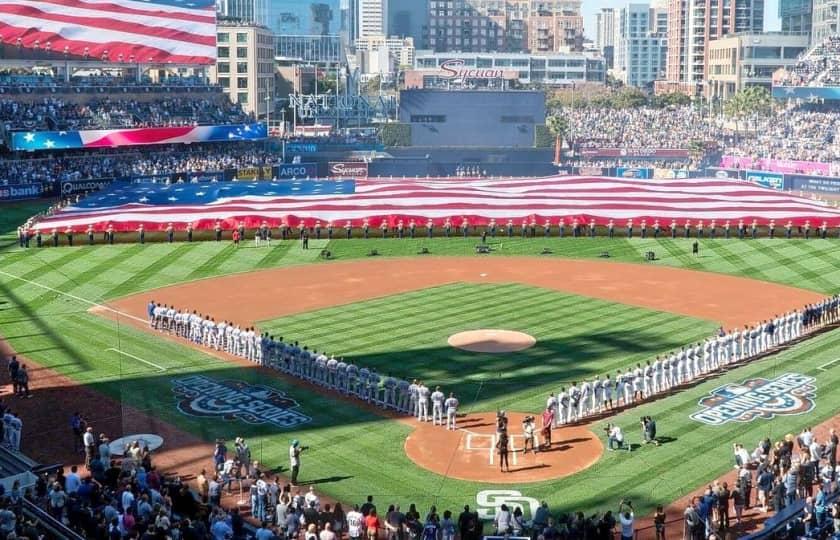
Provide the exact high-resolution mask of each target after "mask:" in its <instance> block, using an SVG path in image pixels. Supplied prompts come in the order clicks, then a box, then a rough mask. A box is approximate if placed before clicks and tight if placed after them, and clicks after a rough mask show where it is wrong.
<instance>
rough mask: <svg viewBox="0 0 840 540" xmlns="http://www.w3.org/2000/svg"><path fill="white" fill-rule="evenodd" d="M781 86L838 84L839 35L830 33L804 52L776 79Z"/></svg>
mask: <svg viewBox="0 0 840 540" xmlns="http://www.w3.org/2000/svg"><path fill="white" fill-rule="evenodd" d="M778 84H779V85H781V86H838V85H840V36H838V35H832V36H829V37H827V38H826V39H825V40H824V41H823V42H822V43H819V44H817V45H816V46H814V47H813V48H811V49H810V50H809V51H808V52H806V53H805V54H804V55H802V57H801V58H800V59H799V61H798V62H797V63H796V65H794V66H793V67H792V68H790V69H789V70H788V72H787V74H786V76H785V77H784V78H783V79H782V80H780V81H778Z"/></svg>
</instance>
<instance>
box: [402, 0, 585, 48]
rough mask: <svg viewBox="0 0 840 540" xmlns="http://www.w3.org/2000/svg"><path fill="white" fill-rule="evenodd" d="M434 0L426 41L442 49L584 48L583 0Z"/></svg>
mask: <svg viewBox="0 0 840 540" xmlns="http://www.w3.org/2000/svg"><path fill="white" fill-rule="evenodd" d="M417 1H426V0H417ZM428 4H429V21H428V31H427V33H426V39H425V44H426V45H427V46H428V47H429V48H430V49H434V50H435V51H438V52H446V51H465V52H494V51H499V52H520V51H528V50H530V51H532V52H557V51H567V50H582V48H583V17H582V16H581V12H580V8H581V0H428Z"/></svg>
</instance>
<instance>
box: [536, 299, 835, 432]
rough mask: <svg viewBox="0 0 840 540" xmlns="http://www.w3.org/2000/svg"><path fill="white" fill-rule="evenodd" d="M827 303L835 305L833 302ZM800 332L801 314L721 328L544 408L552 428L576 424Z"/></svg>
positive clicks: (570, 391) (802, 328) (550, 400)
mask: <svg viewBox="0 0 840 540" xmlns="http://www.w3.org/2000/svg"><path fill="white" fill-rule="evenodd" d="M831 301H832V299H829V300H828V302H831ZM833 301H834V302H835V306H836V302H837V299H836V298H835V299H833ZM826 322H831V321H826ZM805 330H806V329H805V314H804V312H803V311H792V312H790V313H786V314H784V315H781V316H779V317H776V318H775V319H772V320H767V321H763V322H762V323H761V324H757V325H755V326H752V327H750V326H744V329H743V330H737V329H736V330H733V331H732V332H728V333H727V332H725V331H724V330H723V328H721V329H720V332H719V333H718V334H717V335H716V336H713V337H710V338H708V339H706V340H705V341H703V342H700V343H697V344H695V345H689V346H687V347H682V348H681V349H680V350H679V351H674V352H672V353H670V354H667V355H664V356H661V357H660V356H657V357H656V359H655V360H654V361H653V362H652V363H651V361H648V362H647V364H646V365H644V366H642V365H641V364H637V365H636V368H635V369H632V368H631V369H628V370H627V371H625V372H624V373H622V372H621V370H618V372H617V373H616V376H615V379H611V378H610V375H609V374H607V375H606V377H605V378H604V379H601V377H600V376H598V377H596V378H595V380H593V381H591V382H590V381H583V382H582V383H581V384H580V385H578V384H577V383H576V382H573V383H572V386H571V387H570V388H569V389H568V390H567V389H566V388H561V389H560V392H559V393H558V395H557V396H555V395H554V394H551V395H550V396H549V398H548V400H547V403H546V406H547V407H548V408H552V409H554V411H555V415H554V417H555V422H556V423H557V424H558V425H559V424H567V423H572V422H576V421H578V420H580V419H582V418H585V417H587V416H591V415H595V414H600V413H602V412H605V411H608V410H610V409H612V408H614V407H615V406H618V405H630V404H632V403H635V402H637V401H640V400H643V399H647V398H650V397H651V396H653V395H656V394H659V393H662V392H668V391H669V390H671V389H672V388H675V387H677V386H679V385H682V384H688V383H690V382H691V381H693V380H695V379H698V378H700V377H703V376H704V375H706V374H709V373H712V372H714V371H717V370H719V369H721V368H723V367H724V366H727V365H729V364H732V363H735V362H741V361H745V360H748V359H750V358H753V357H755V356H758V355H760V354H763V353H765V352H767V351H768V350H770V349H771V348H772V347H776V346H779V345H783V344H785V343H788V342H789V341H792V340H795V339H797V338H799V337H800V336H801V335H802V334H803V332H804V331H805Z"/></svg>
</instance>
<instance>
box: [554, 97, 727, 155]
mask: <svg viewBox="0 0 840 540" xmlns="http://www.w3.org/2000/svg"><path fill="white" fill-rule="evenodd" d="M566 114H567V116H568V118H569V123H570V126H569V136H570V138H571V139H572V140H574V141H577V144H576V146H577V147H578V148H581V149H584V148H592V147H601V148H627V149H636V148H685V147H686V144H687V143H688V142H689V141H692V140H698V141H718V140H725V139H726V138H727V137H729V136H730V134H729V133H727V132H726V131H725V130H723V129H722V128H720V127H719V126H718V125H717V124H716V123H715V122H709V121H708V120H707V118H706V117H705V116H704V115H703V111H702V110H700V109H698V108H696V107H691V106H682V107H665V108H659V109H658V108H652V107H639V108H633V109H620V110H614V109H598V108H584V109H570V110H568V111H566Z"/></svg>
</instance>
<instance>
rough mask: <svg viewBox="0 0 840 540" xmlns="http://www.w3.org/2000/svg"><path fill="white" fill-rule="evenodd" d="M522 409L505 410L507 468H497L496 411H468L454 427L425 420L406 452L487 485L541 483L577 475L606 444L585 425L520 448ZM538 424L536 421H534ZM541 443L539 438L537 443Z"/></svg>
mask: <svg viewBox="0 0 840 540" xmlns="http://www.w3.org/2000/svg"><path fill="white" fill-rule="evenodd" d="M524 417H525V415H524V414H522V413H510V412H509V413H508V419H509V424H508V434H509V436H510V441H511V444H510V449H511V450H512V452H511V453H510V454H509V455H508V461H509V463H510V472H500V471H499V456H498V452H497V451H496V450H495V448H494V447H495V444H496V413H492V412H491V413H479V414H470V415H467V416H465V417H460V418H458V429H457V430H455V431H447V430H446V429H445V428H444V427H443V426H434V425H432V424H431V423H429V422H424V423H421V424H419V425H418V427H417V428H416V429H415V430H414V431H413V432H412V433H411V435H409V436H408V438H407V439H406V441H405V453H406V454H407V455H408V457H409V459H411V460H412V461H413V462H414V463H415V464H417V465H418V466H420V467H422V468H424V469H426V470H429V471H432V472H434V473H437V474H440V475H442V476H447V477H449V478H457V479H458V480H469V481H473V482H486V483H491V484H521V483H525V482H542V481H545V480H554V479H557V478H562V477H564V476H569V475H572V474H575V473H576V472H579V471H582V470H583V469H586V468H587V467H590V466H592V465H593V464H595V462H597V461H598V460H599V459H600V458H601V454H603V453H604V446H603V445H602V444H601V441H600V440H599V439H598V437H596V436H595V434H594V433H592V432H591V431H589V429H588V428H586V427H584V426H570V427H562V428H556V429H554V430H552V435H551V438H552V445H551V447H550V448H544V449H543V450H541V451H539V452H537V453H534V452H532V451H530V450H529V451H528V453H527V454H526V453H524V452H523V444H524V439H523V436H522V429H521V426H522V419H523V418H524ZM537 422H538V425H539V420H538V421H537ZM541 442H543V441H542V440H540V438H538V443H541Z"/></svg>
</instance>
